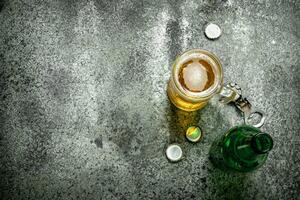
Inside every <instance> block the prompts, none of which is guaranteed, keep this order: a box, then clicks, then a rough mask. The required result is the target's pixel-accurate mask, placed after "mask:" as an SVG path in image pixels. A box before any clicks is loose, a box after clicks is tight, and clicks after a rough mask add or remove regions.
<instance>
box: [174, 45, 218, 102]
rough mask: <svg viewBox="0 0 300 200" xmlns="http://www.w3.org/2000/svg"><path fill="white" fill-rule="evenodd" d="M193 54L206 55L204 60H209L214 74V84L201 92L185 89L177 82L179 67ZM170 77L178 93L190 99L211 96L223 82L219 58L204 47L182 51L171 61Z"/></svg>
mask: <svg viewBox="0 0 300 200" xmlns="http://www.w3.org/2000/svg"><path fill="white" fill-rule="evenodd" d="M193 54H195V55H198V56H199V55H200V56H199V57H201V56H202V57H206V58H207V59H205V61H208V62H209V64H210V65H211V67H212V69H213V71H214V74H215V81H214V84H213V85H211V86H210V87H209V88H208V89H206V90H204V91H201V92H192V91H189V90H186V89H184V88H183V87H182V85H181V84H180V83H179V78H178V75H179V70H180V67H181V65H182V64H183V63H184V62H185V61H186V60H188V59H190V58H191V56H192V55H193ZM172 78H173V80H174V83H175V86H176V88H177V89H178V91H179V92H180V93H182V95H183V96H186V97H189V98H191V99H207V98H210V97H211V96H213V95H214V94H215V93H217V92H218V91H219V90H220V89H221V87H222V84H223V69H222V64H221V62H220V60H219V58H218V57H217V56H216V55H215V54H213V53H212V52H210V51H207V50H204V49H190V50H187V51H185V52H183V53H182V54H180V55H179V56H178V57H177V58H176V60H175V62H174V63H173V69H172Z"/></svg>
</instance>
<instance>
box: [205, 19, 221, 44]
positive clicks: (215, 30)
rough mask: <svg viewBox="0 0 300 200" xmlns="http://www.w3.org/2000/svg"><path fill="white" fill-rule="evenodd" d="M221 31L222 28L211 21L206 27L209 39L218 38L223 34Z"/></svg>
mask: <svg viewBox="0 0 300 200" xmlns="http://www.w3.org/2000/svg"><path fill="white" fill-rule="evenodd" d="M221 33H222V31H221V28H220V27H219V26H218V25H216V24H213V23H210V24H208V25H207V26H206V27H205V35H206V37H207V38H208V39H212V40H214V39H217V38H219V37H220V36H221Z"/></svg>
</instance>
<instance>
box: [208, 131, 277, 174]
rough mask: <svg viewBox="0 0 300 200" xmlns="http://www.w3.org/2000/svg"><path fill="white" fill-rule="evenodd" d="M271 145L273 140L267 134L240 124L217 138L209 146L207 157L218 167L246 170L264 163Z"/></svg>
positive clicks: (253, 168)
mask: <svg viewBox="0 0 300 200" xmlns="http://www.w3.org/2000/svg"><path fill="white" fill-rule="evenodd" d="M272 147H273V140H272V138H271V136H270V135H269V134H266V133H262V132H261V131H260V130H259V129H258V128H255V127H252V126H248V125H242V126H236V127H233V128H232V129H230V130H229V131H227V132H226V133H225V134H224V135H222V136H221V138H217V139H216V140H215V142H214V143H213V144H212V146H211V149H210V152H209V157H210V160H211V161H212V163H213V164H214V165H215V166H216V167H218V168H221V169H224V170H230V169H231V170H237V171H241V172H248V171H252V170H255V169H257V168H259V167H261V166H262V165H263V164H264V163H265V161H266V159H267V157H268V152H269V151H270V150H271V149H272Z"/></svg>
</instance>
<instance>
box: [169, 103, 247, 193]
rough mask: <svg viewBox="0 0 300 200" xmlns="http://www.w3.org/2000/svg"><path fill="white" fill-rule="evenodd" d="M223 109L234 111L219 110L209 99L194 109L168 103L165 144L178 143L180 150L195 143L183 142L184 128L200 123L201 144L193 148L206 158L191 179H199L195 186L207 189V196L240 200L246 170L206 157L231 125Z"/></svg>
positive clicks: (186, 148)
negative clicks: (183, 109)
mask: <svg viewBox="0 0 300 200" xmlns="http://www.w3.org/2000/svg"><path fill="white" fill-rule="evenodd" d="M227 108H228V109H229V110H230V111H231V112H233V113H234V112H235V111H233V110H232V109H231V108H229V107H226V109H225V110H224V109H222V108H221V106H219V103H216V101H215V103H212V102H209V103H208V105H207V106H206V107H204V108H203V109H201V110H200V111H194V112H186V111H182V110H180V109H178V108H176V107H175V106H174V105H173V104H172V103H170V105H169V107H167V110H166V112H165V113H166V115H167V116H166V117H167V119H168V126H169V141H168V143H169V144H170V143H178V144H180V146H181V147H182V149H183V150H184V151H186V150H189V149H191V148H190V147H191V145H197V143H189V142H187V140H186V138H185V132H186V130H187V128H188V127H189V126H192V125H194V126H200V124H201V128H202V129H203V132H204V134H205V135H204V139H203V141H202V142H201V146H199V147H197V146H196V148H202V149H201V150H200V151H199V152H201V154H202V156H203V154H205V155H206V156H207V157H206V158H205V159H204V162H203V163H202V164H201V163H199V165H202V166H201V167H199V170H202V172H200V173H199V174H200V175H199V177H198V176H197V177H195V180H197V181H199V186H201V187H205V188H207V190H206V191H208V192H209V193H210V194H207V195H208V196H209V198H211V199H243V197H244V191H243V190H241V187H243V185H244V184H245V182H247V181H246V180H247V177H248V174H246V173H240V172H235V171H229V170H228V169H226V168H222V165H220V166H219V165H218V164H217V165H218V166H216V163H215V165H214V164H213V163H212V162H211V161H210V160H209V159H208V158H209V153H208V152H209V151H210V153H213V152H212V147H213V144H215V143H216V142H217V141H218V139H220V137H221V136H222V135H223V134H224V133H225V132H226V131H227V130H228V129H230V128H231V127H232V122H230V118H228V116H227V114H228V113H227ZM229 116H230V114H229ZM220 168H221V169H220ZM199 190H200V189H199Z"/></svg>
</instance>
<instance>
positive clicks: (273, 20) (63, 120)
mask: <svg viewBox="0 0 300 200" xmlns="http://www.w3.org/2000/svg"><path fill="white" fill-rule="evenodd" d="M247 2H248V3H246V1H238V0H224V1H221V0H210V1H209V0H198V1H196V0H186V1H165V0H161V1H158V0H156V1H155V0H149V1H142V0H119V1H116V0H112V1H108V0H107V1H100V0H89V1H85V0H83V1H79V0H78V1H76V0H73V1H72V0H53V1H52V0H51V1H48V2H47V1H34V0H23V1H15V0H6V1H2V0H0V7H1V8H0V9H1V11H0V78H1V79H0V92H1V94H0V129H1V130H0V131H1V132H0V172H1V173H0V199H1V200H2V199H105V200H106V199H164V200H166V199H218V200H219V199H249V200H250V199H251V200H252V199H257V200H264V199H286V200H290V199H297V198H299V197H298V195H299V192H300V190H299V188H300V178H299V177H300V175H299V173H300V170H299V166H300V159H299V158H300V157H299V152H300V147H299V145H300V134H299V123H300V122H299V112H300V105H299V104H300V100H299V87H300V86H299V81H300V77H299V76H300V66H299V56H300V48H299V46H300V45H299V32H300V29H299V28H300V2H299V1H297V0H268V1H262V0H256V1H247ZM207 22H215V23H217V24H219V25H220V26H221V28H222V30H223V34H222V36H221V38H220V39H219V40H217V41H209V40H207V39H206V38H205V37H204V35H203V27H204V26H205V24H206V23H207ZM191 48H203V49H207V50H210V51H212V52H214V53H216V54H217V55H218V56H219V57H220V59H221V61H222V63H223V67H224V76H225V82H228V81H236V82H237V83H239V84H240V86H241V87H242V88H244V89H245V90H246V91H245V94H246V95H247V96H248V97H249V99H250V101H251V102H252V104H253V105H254V106H256V107H257V108H259V109H262V110H264V111H266V113H267V114H268V120H267V122H266V124H265V126H264V127H263V128H262V130H263V131H266V132H268V133H270V134H271V135H272V136H273V137H274V141H275V146H274V150H273V151H272V152H271V153H270V155H269V159H268V161H267V162H266V164H265V165H264V166H263V167H262V168H261V169H259V170H257V171H255V172H253V173H249V174H239V173H226V172H223V171H220V170H218V169H216V168H214V167H213V166H212V164H211V163H210V162H209V160H208V151H209V147H210V145H211V143H212V142H213V140H214V138H215V137H216V136H217V135H220V134H222V133H223V132H224V131H225V130H226V129H228V128H230V127H231V126H233V125H237V124H240V123H241V120H240V116H239V115H238V114H237V113H236V111H235V109H234V108H233V107H229V106H223V105H220V104H219V103H218V102H217V100H216V99H213V100H212V101H211V102H210V104H209V105H208V106H207V107H205V108H204V109H203V110H201V111H200V112H195V113H184V112H180V111H178V110H176V109H175V108H174V107H172V106H171V105H170V103H169V101H168V99H167V96H166V92H165V91H166V83H167V80H168V78H169V74H170V69H171V64H172V61H173V60H174V58H175V57H176V55H178V54H179V53H181V52H182V51H184V50H187V49H191ZM189 124H198V125H200V126H201V127H202V128H203V130H204V131H205V133H206V136H205V137H204V140H203V141H202V142H200V143H198V144H191V143H188V142H187V141H186V140H185V139H184V137H183V133H184V130H185V128H186V126H188V125H189ZM172 142H178V143H180V144H181V145H182V147H183V150H184V154H185V159H184V160H183V161H182V162H179V163H176V164H171V163H169V162H168V161H167V159H166V158H165V155H164V149H165V147H166V145H167V144H169V143H172Z"/></svg>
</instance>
